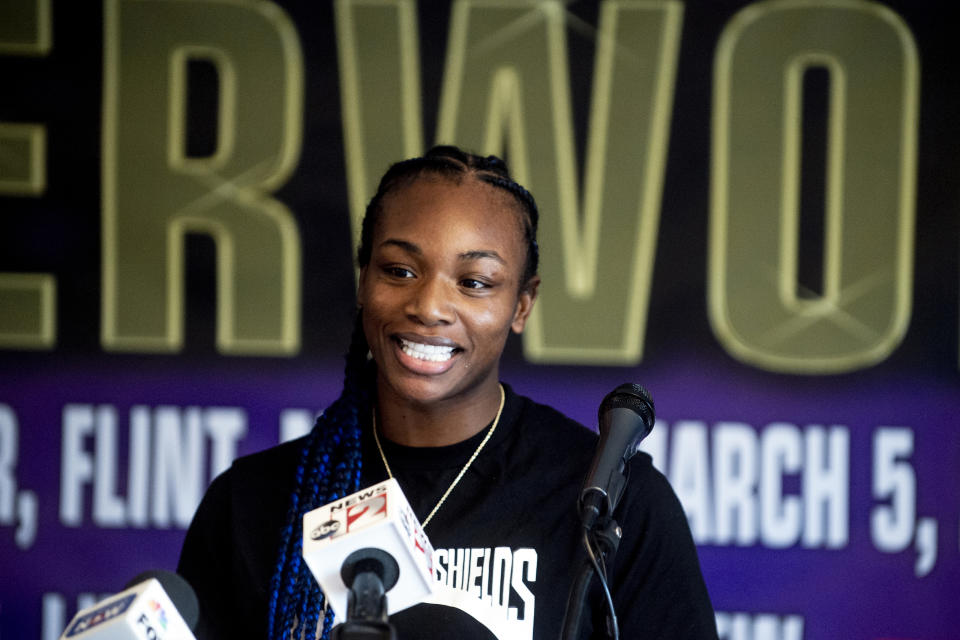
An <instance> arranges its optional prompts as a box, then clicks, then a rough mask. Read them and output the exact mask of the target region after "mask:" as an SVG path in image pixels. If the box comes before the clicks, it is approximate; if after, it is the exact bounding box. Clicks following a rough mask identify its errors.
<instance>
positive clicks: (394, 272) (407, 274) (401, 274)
mask: <svg viewBox="0 0 960 640" xmlns="http://www.w3.org/2000/svg"><path fill="white" fill-rule="evenodd" d="M383 270H384V272H385V273H387V274H388V275H391V276H393V277H395V278H412V277H413V272H412V271H410V270H409V269H404V268H403V267H384V269H383Z"/></svg>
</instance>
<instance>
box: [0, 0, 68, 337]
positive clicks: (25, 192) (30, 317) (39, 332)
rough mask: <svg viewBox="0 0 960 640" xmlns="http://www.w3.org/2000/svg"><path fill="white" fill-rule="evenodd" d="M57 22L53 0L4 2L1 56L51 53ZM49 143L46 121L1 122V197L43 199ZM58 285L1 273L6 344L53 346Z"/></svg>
mask: <svg viewBox="0 0 960 640" xmlns="http://www.w3.org/2000/svg"><path fill="white" fill-rule="evenodd" d="M51 23H52V19H51V10H50V0H9V1H5V2H3V3H2V4H0V55H15V56H34V57H35V56H46V55H47V54H48V53H49V52H50V49H51V47H52V26H51ZM46 147H47V140H46V127H44V126H43V125H41V124H34V123H13V122H0V197H4V196H13V197H37V196H40V195H41V194H42V193H43V192H44V191H45V190H46V186H47V172H46V170H47V163H46ZM8 215H9V214H8ZM2 222H3V219H2V217H0V224H2ZM56 288H57V281H56V278H55V277H54V276H53V275H51V274H48V273H9V272H0V348H13V349H52V348H53V346H54V344H55V343H56V338H57V330H56Z"/></svg>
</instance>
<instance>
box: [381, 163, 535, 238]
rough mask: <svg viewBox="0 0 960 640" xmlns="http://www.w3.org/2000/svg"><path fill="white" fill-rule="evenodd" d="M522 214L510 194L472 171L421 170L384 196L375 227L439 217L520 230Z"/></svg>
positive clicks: (465, 222) (437, 218)
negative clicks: (460, 173) (463, 173)
mask: <svg viewBox="0 0 960 640" xmlns="http://www.w3.org/2000/svg"><path fill="white" fill-rule="evenodd" d="M523 215H524V213H523V211H522V210H521V208H520V205H519V203H518V202H517V200H516V198H514V197H513V195H512V194H510V193H509V192H508V191H506V190H505V189H502V188H500V187H497V186H495V185H493V184H490V183H488V182H485V181H483V180H480V179H478V178H477V177H476V176H474V175H466V176H456V177H448V176H444V175H437V174H422V175H420V176H418V177H417V178H416V179H414V180H411V181H407V182H405V183H404V184H402V185H398V186H397V187H396V188H395V189H393V190H391V191H390V192H389V193H388V194H387V195H386V196H385V197H384V200H383V204H382V211H381V214H380V216H379V219H378V220H377V227H379V228H380V229H383V228H384V227H395V226H397V225H403V226H409V225H411V224H415V223H418V222H427V221H429V220H436V221H438V222H439V221H441V220H442V221H443V222H444V223H446V224H450V223H455V222H461V223H464V224H469V223H471V222H473V223H474V224H481V223H482V225H483V226H488V225H498V226H504V227H507V228H508V229H516V230H518V231H519V232H520V233H521V234H522V232H523V222H522V219H521V217H522V216H523ZM511 221H512V222H513V223H512V224H511Z"/></svg>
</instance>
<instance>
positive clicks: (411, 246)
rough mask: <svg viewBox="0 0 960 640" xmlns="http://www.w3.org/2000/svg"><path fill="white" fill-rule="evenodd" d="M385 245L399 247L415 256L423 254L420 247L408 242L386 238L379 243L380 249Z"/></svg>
mask: <svg viewBox="0 0 960 640" xmlns="http://www.w3.org/2000/svg"><path fill="white" fill-rule="evenodd" d="M387 245H390V246H394V247H399V248H401V249H403V250H404V251H406V252H408V253H415V254H417V255H421V254H423V249H421V248H420V245H417V244H414V243H412V242H410V241H408V240H399V239H397V238H387V239H386V240H384V241H383V242H381V243H380V246H381V247H383V246H387Z"/></svg>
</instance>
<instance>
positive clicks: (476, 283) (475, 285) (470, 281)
mask: <svg viewBox="0 0 960 640" xmlns="http://www.w3.org/2000/svg"><path fill="white" fill-rule="evenodd" d="M460 284H461V285H463V286H464V287H466V288H467V289H486V288H487V287H489V286H490V285H489V284H487V283H486V282H483V281H482V280H476V279H475V278H464V279H463V280H461V281H460Z"/></svg>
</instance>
